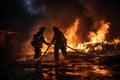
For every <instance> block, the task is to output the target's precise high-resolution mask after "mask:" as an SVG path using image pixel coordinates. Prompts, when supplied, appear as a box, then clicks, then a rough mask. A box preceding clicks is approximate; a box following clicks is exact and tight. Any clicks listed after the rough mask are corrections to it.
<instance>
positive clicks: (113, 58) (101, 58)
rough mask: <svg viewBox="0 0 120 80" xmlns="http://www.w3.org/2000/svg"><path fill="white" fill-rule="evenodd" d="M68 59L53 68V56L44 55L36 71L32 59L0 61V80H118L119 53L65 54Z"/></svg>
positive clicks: (51, 54)
mask: <svg viewBox="0 0 120 80" xmlns="http://www.w3.org/2000/svg"><path fill="white" fill-rule="evenodd" d="M60 55H61V54H60ZM69 56H70V61H68V60H65V59H64V57H63V56H62V55H61V56H60V59H61V60H60V62H59V64H58V65H55V61H54V55H53V53H48V54H47V55H46V56H45V57H44V58H43V60H42V62H41V65H39V68H38V70H36V69H35V63H36V61H35V60H33V59H32V58H33V55H30V56H23V57H21V58H18V59H16V60H15V61H1V65H0V75H1V76H0V80H120V52H115V51H114V52H105V53H104V52H102V53H96V52H91V53H87V54H84V53H74V52H69Z"/></svg>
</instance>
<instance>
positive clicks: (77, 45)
mask: <svg viewBox="0 0 120 80" xmlns="http://www.w3.org/2000/svg"><path fill="white" fill-rule="evenodd" d="M79 24H80V20H79V19H76V20H75V21H74V23H73V24H72V25H70V27H69V28H68V29H67V30H66V32H65V37H66V39H67V46H69V47H71V48H74V49H76V50H77V51H79V52H82V53H88V52H90V51H92V50H94V51H101V50H103V47H102V45H101V44H118V43H120V39H114V40H113V41H111V42H108V41H107V40H106V35H107V34H108V33H109V31H108V30H109V26H110V22H105V21H104V20H101V21H100V22H99V26H98V27H99V28H98V29H97V30H96V31H95V32H93V31H90V32H89V34H88V38H89V42H84V43H82V42H80V39H79V36H78V35H77V34H76V33H77V30H78V29H79V27H80V25H79ZM96 44H97V46H96ZM46 49H47V45H45V44H43V48H42V52H45V50H46ZM71 51H73V50H72V49H70V48H67V52H71ZM48 52H53V46H51V47H50V49H49V50H48Z"/></svg>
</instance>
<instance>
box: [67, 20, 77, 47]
mask: <svg viewBox="0 0 120 80" xmlns="http://www.w3.org/2000/svg"><path fill="white" fill-rule="evenodd" d="M78 24H79V19H76V21H75V22H74V23H73V24H72V25H71V26H70V28H68V29H67V31H66V34H65V36H66V38H67V44H68V45H69V46H70V47H77V45H76V44H77V35H76V32H77V29H78Z"/></svg>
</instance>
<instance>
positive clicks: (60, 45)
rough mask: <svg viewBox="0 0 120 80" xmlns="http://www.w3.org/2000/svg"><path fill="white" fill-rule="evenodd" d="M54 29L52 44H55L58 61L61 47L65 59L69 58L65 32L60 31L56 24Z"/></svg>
mask: <svg viewBox="0 0 120 80" xmlns="http://www.w3.org/2000/svg"><path fill="white" fill-rule="evenodd" d="M52 30H53V31H54V36H53V39H52V42H51V44H54V56H55V60H56V62H58V61H59V53H58V52H59V49H61V51H62V53H63V56H64V57H65V59H68V54H67V52H66V45H67V41H66V38H65V36H64V34H63V32H62V31H60V30H59V28H58V27H57V26H54V27H53V28H52Z"/></svg>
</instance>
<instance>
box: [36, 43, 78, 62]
mask: <svg viewBox="0 0 120 80" xmlns="http://www.w3.org/2000/svg"><path fill="white" fill-rule="evenodd" d="M50 46H51V44H50V45H49V46H48V47H47V49H46V51H45V52H44V54H43V55H42V56H41V57H40V59H39V60H38V62H39V61H41V60H42V59H43V57H44V56H45V55H46V53H47V51H48V49H49V48H50ZM66 47H68V48H70V49H72V50H74V51H75V52H77V53H80V52H79V51H78V50H76V49H74V48H72V47H70V46H66Z"/></svg>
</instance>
